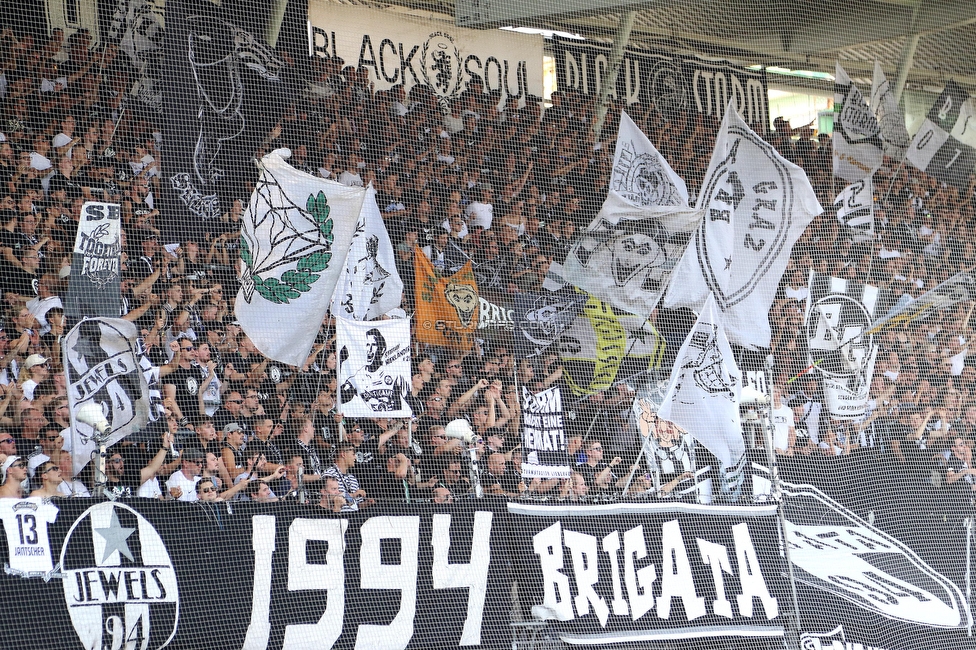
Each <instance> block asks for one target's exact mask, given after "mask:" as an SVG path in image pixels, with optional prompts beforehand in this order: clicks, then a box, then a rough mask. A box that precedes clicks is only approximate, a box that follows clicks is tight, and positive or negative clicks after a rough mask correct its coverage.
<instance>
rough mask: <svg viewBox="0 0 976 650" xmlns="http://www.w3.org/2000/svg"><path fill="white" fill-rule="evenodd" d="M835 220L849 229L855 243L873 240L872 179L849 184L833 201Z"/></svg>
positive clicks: (870, 177) (868, 178)
mask: <svg viewBox="0 0 976 650" xmlns="http://www.w3.org/2000/svg"><path fill="white" fill-rule="evenodd" d="M834 207H835V208H836V209H837V220H838V221H840V222H841V223H842V224H844V225H845V226H847V227H848V228H849V229H850V234H851V236H852V238H853V239H854V241H856V242H866V241H870V240H871V239H873V238H874V177H873V176H868V177H867V178H865V179H863V180H860V181H857V182H856V183H851V184H850V185H848V186H847V187H845V188H844V189H843V191H842V192H841V193H840V194H838V195H837V200H836V201H834Z"/></svg>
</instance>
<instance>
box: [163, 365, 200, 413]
mask: <svg viewBox="0 0 976 650" xmlns="http://www.w3.org/2000/svg"><path fill="white" fill-rule="evenodd" d="M202 381H203V373H202V372H201V371H200V367H199V366H193V365H191V366H190V367H189V368H183V367H179V368H177V369H176V370H175V371H174V372H172V373H170V374H169V375H167V376H166V377H164V378H163V383H164V384H172V385H173V386H176V404H177V406H179V407H180V411H182V412H183V415H184V416H185V417H188V418H192V417H194V416H196V415H199V414H200V409H199V403H198V401H197V392H198V391H199V390H200V384H201V382H202Z"/></svg>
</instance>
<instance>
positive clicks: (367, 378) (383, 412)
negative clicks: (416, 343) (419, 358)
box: [336, 317, 413, 418]
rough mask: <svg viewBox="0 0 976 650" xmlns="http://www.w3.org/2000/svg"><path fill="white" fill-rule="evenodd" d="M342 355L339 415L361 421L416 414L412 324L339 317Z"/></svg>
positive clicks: (340, 354) (398, 321)
mask: <svg viewBox="0 0 976 650" xmlns="http://www.w3.org/2000/svg"><path fill="white" fill-rule="evenodd" d="M336 347H337V349H338V350H339V370H338V384H339V399H338V401H337V403H336V408H337V410H338V411H339V412H340V413H342V414H343V415H346V416H349V417H354V418H359V417H366V418H398V417H409V416H410V415H413V411H412V410H411V408H410V405H409V404H407V392H408V391H409V390H410V320H409V319H406V318H391V319H389V320H378V321H372V322H364V321H357V320H348V319H345V318H341V317H338V318H336Z"/></svg>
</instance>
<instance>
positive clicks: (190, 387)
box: [186, 377, 200, 395]
mask: <svg viewBox="0 0 976 650" xmlns="http://www.w3.org/2000/svg"><path fill="white" fill-rule="evenodd" d="M199 390H200V384H199V383H198V382H197V380H196V379H194V378H193V377H187V378H186V392H188V393H189V394H190V395H196V394H197V392H198V391H199Z"/></svg>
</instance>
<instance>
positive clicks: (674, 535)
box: [657, 521, 706, 621]
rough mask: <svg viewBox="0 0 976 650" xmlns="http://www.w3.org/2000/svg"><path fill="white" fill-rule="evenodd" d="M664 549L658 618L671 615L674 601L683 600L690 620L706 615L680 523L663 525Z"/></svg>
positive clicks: (670, 522)
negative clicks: (672, 601)
mask: <svg viewBox="0 0 976 650" xmlns="http://www.w3.org/2000/svg"><path fill="white" fill-rule="evenodd" d="M661 547H662V548H663V550H664V565H663V566H662V567H661V595H660V596H658V597H657V615H658V617H660V618H669V617H670V616H671V600H672V599H673V598H680V599H681V602H682V604H683V605H684V607H685V615H686V616H687V617H688V620H689V621H693V620H695V619H696V618H698V617H699V616H704V615H705V613H706V610H705V599H704V598H702V597H701V596H699V595H698V594H697V593H696V592H695V581H694V578H693V577H692V575H691V563H690V562H689V561H688V551H687V550H685V542H684V539H682V537H681V526H680V525H679V524H678V522H677V521H669V522H667V523H666V524H664V525H663V526H661Z"/></svg>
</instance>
